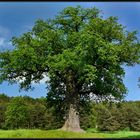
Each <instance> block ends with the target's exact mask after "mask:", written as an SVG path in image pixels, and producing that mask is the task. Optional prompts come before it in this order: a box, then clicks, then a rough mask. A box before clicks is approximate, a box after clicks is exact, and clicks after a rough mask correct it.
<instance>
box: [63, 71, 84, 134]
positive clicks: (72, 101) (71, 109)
mask: <svg viewBox="0 0 140 140" xmlns="http://www.w3.org/2000/svg"><path fill="white" fill-rule="evenodd" d="M66 100H67V105H68V113H67V115H66V120H65V123H64V125H63V127H62V128H61V130H65V131H73V132H84V130H82V129H81V128H80V120H79V112H78V104H79V95H78V91H77V89H76V84H75V81H74V78H73V74H72V73H71V72H70V73H69V77H68V79H67V95H66Z"/></svg>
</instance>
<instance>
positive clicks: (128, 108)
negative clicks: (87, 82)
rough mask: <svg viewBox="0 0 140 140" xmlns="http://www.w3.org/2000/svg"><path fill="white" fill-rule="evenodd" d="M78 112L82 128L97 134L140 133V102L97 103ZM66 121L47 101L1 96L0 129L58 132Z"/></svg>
mask: <svg viewBox="0 0 140 140" xmlns="http://www.w3.org/2000/svg"><path fill="white" fill-rule="evenodd" d="M85 105H86V106H84V105H83V107H81V108H80V124H81V128H82V129H84V130H86V129H88V128H96V129H97V130H99V131H118V130H131V131H140V110H139V108H140V101H121V102H107V101H102V102H98V103H96V102H95V101H91V102H90V103H89V104H88V108H87V103H85ZM64 121H65V118H64V111H63V110H60V109H59V107H57V106H54V105H53V106H51V107H48V102H47V98H45V97H41V98H36V99H34V98H32V97H29V96H17V97H8V96H7V95H5V94H0V129H45V130H48V129H58V128H60V127H62V126H63V123H64Z"/></svg>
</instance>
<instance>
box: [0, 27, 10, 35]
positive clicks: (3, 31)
mask: <svg viewBox="0 0 140 140" xmlns="http://www.w3.org/2000/svg"><path fill="white" fill-rule="evenodd" d="M9 35H10V30H9V29H7V28H5V27H3V26H0V36H2V37H8V36H9Z"/></svg>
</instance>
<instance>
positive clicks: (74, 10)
mask: <svg viewBox="0 0 140 140" xmlns="http://www.w3.org/2000/svg"><path fill="white" fill-rule="evenodd" d="M12 42H13V45H14V46H15V49H14V50H12V51H5V52H1V53H0V81H1V82H2V81H4V80H7V81H9V82H10V83H11V84H12V83H15V82H19V83H20V89H25V90H28V89H30V88H31V84H32V82H39V81H40V80H41V79H43V77H44V75H46V76H48V77H49V79H50V80H49V81H48V83H47V84H48V87H49V93H48V96H51V95H55V97H57V96H58V97H59V98H61V100H62V101H63V103H64V104H65V123H64V125H63V127H62V129H63V130H68V131H83V130H82V129H81V128H80V124H79V108H80V106H79V104H80V100H81V98H85V97H86V96H89V95H90V93H91V92H92V93H93V94H95V95H112V96H114V97H116V98H120V99H121V98H123V97H124V95H125V94H126V92H127V90H126V88H125V86H124V84H123V76H124V74H125V72H124V69H123V67H122V66H123V65H129V66H133V65H134V64H136V63H138V62H139V54H140V53H139V52H140V44H139V41H138V39H137V37H136V32H135V31H134V32H128V31H127V30H126V29H125V28H124V27H123V26H122V25H121V24H119V23H118V21H117V18H116V17H108V18H106V19H105V18H103V17H102V16H100V11H99V10H98V9H97V8H95V7H94V8H87V9H84V8H81V7H80V6H77V7H67V8H65V9H64V10H63V11H62V12H60V13H59V15H57V16H56V17H55V18H54V19H49V20H47V21H43V20H38V21H36V23H35V25H34V27H33V29H32V30H31V31H30V32H27V33H24V34H23V35H21V36H20V37H14V38H13V39H12ZM46 82H47V81H46Z"/></svg>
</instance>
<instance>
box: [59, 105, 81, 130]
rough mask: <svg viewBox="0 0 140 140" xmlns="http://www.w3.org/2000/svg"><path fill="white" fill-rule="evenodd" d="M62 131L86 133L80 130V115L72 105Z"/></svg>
mask: <svg viewBox="0 0 140 140" xmlns="http://www.w3.org/2000/svg"><path fill="white" fill-rule="evenodd" d="M61 129H62V130H65V131H73V132H84V130H82V129H81V128H80V121H79V113H78V112H77V110H76V109H75V107H74V105H73V104H70V108H69V112H68V116H67V118H66V120H65V124H64V125H63V127H62V128H61Z"/></svg>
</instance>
